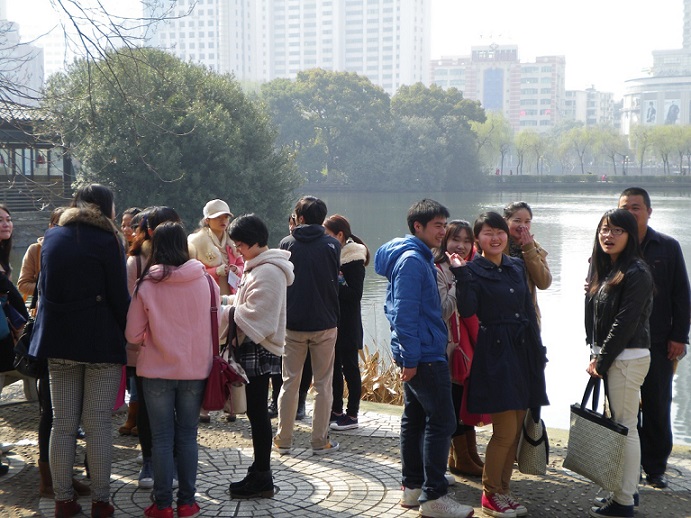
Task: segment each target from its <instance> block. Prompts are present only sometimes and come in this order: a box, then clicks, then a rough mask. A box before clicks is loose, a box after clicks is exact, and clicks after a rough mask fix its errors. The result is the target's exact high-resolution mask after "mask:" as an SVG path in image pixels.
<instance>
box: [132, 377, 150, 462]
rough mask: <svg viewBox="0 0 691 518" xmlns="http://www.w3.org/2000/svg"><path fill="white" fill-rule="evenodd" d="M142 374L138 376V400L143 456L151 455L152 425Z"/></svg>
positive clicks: (148, 456)
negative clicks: (147, 410) (147, 409)
mask: <svg viewBox="0 0 691 518" xmlns="http://www.w3.org/2000/svg"><path fill="white" fill-rule="evenodd" d="M143 379H144V378H142V377H141V376H136V377H135V380H136V383H137V401H138V402H139V409H138V410H137V431H138V434H139V444H140V445H141V447H142V457H146V458H150V457H151V425H150V424H149V414H148V413H147V412H146V399H145V398H144V387H143V381H142V380H143Z"/></svg>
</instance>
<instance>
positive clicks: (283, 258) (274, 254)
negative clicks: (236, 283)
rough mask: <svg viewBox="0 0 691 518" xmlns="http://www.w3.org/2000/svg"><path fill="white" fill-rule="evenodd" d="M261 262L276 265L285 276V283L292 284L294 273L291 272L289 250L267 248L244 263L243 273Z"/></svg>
mask: <svg viewBox="0 0 691 518" xmlns="http://www.w3.org/2000/svg"><path fill="white" fill-rule="evenodd" d="M262 264H273V265H274V266H276V267H278V268H279V269H280V270H281V271H282V272H283V275H285V277H286V284H287V285H288V286H290V285H291V284H293V281H294V280H295V274H294V273H293V263H291V262H290V252H288V251H287V250H278V249H276V248H269V249H268V250H266V251H264V252H262V253H261V254H259V255H258V256H257V257H255V258H253V259H250V260H249V261H247V262H246V263H245V273H249V272H251V271H252V270H253V269H254V268H256V267H257V266H260V265H262Z"/></svg>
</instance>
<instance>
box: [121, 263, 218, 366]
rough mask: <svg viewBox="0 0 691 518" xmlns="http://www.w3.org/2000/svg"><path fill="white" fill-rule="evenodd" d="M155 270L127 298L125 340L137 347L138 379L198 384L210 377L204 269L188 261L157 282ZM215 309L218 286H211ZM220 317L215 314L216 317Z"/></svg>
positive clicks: (208, 309) (208, 311)
mask: <svg viewBox="0 0 691 518" xmlns="http://www.w3.org/2000/svg"><path fill="white" fill-rule="evenodd" d="M161 271H162V268H161V267H160V266H154V267H152V268H151V270H150V271H149V273H148V274H147V277H146V278H145V280H144V281H143V282H142V284H141V285H140V286H139V291H138V292H137V294H136V295H134V296H133V297H132V302H131V303H130V308H129V312H128V314H127V328H126V330H125V337H126V338H127V341H128V342H131V343H134V344H139V343H141V344H142V347H141V352H140V353H139V359H138V360H137V375H139V376H142V377H145V378H162V379H177V380H199V379H205V378H207V377H208V376H209V372H210V371H211V358H212V342H211V292H210V290H209V282H208V281H207V277H206V271H205V269H204V265H203V264H202V263H200V262H199V261H197V260H196V259H190V260H189V261H187V262H186V263H185V264H183V265H182V266H179V267H177V268H172V269H171V274H170V276H169V277H168V278H166V279H165V280H163V281H161V282H154V281H151V280H148V279H149V277H154V278H155V277H156V276H157V275H160V272H161ZM211 284H212V286H213V290H214V294H213V296H214V300H215V303H216V306H217V307H219V308H220V293H219V288H218V285H217V284H216V283H215V282H212V283H211ZM218 315H219V317H220V312H219V313H218Z"/></svg>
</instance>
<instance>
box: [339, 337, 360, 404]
mask: <svg viewBox="0 0 691 518" xmlns="http://www.w3.org/2000/svg"><path fill="white" fill-rule="evenodd" d="M344 377H345V382H346V383H347V384H348V408H347V413H348V415H349V416H351V417H357V415H358V412H359V411H360V396H361V395H362V378H361V376H360V365H359V362H358V349H357V345H355V344H352V343H351V344H343V343H339V341H338V340H336V355H335V357H334V375H333V396H334V400H333V404H332V405H331V411H332V412H334V413H335V414H342V413H343V378H344Z"/></svg>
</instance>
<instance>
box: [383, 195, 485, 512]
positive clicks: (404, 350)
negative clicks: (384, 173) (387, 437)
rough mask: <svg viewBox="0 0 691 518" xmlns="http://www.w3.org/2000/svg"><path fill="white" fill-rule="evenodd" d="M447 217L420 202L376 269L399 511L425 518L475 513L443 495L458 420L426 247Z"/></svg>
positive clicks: (434, 206)
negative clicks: (394, 401) (387, 335)
mask: <svg viewBox="0 0 691 518" xmlns="http://www.w3.org/2000/svg"><path fill="white" fill-rule="evenodd" d="M448 217H449V211H448V210H447V209H446V207H444V206H443V205H441V204H439V203H438V202H436V201H434V200H428V199H424V200H421V201H419V202H417V203H415V204H414V205H413V206H412V207H411V208H410V209H409V210H408V228H409V229H410V232H411V234H412V235H406V237H404V238H396V239H393V240H392V241H389V242H388V243H386V244H384V245H383V246H382V247H381V248H380V249H379V250H377V253H376V255H375V258H374V268H375V270H376V272H377V273H378V274H379V275H383V276H384V277H386V278H387V279H388V281H389V285H388V287H387V291H386V303H385V305H384V311H385V313H386V317H387V319H388V320H389V323H390V325H391V351H392V353H393V357H394V361H395V362H396V365H398V366H399V368H400V369H401V373H400V376H401V380H402V381H403V391H404V396H403V397H404V400H403V401H404V402H403V404H404V408H403V416H402V417H401V468H402V472H403V481H402V482H403V497H402V499H401V506H403V507H406V508H411V507H417V506H418V505H419V506H420V513H421V514H422V515H423V516H429V517H463V518H466V517H468V516H472V514H473V508H472V507H469V506H467V505H462V504H459V503H458V502H456V501H455V500H453V499H451V498H450V497H449V496H447V492H448V482H447V480H446V476H445V473H446V461H447V457H448V453H449V446H450V444H451V434H452V433H453V432H454V431H455V429H456V422H457V419H456V416H455V412H454V409H453V403H452V401H451V377H450V374H449V365H448V362H447V359H446V342H447V330H446V325H445V324H444V321H443V319H442V313H441V300H440V298H439V291H438V288H437V274H436V269H435V267H434V257H433V255H432V250H431V249H432V248H434V247H438V246H440V245H441V241H442V239H443V237H444V232H445V230H446V220H447V218H448Z"/></svg>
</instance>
